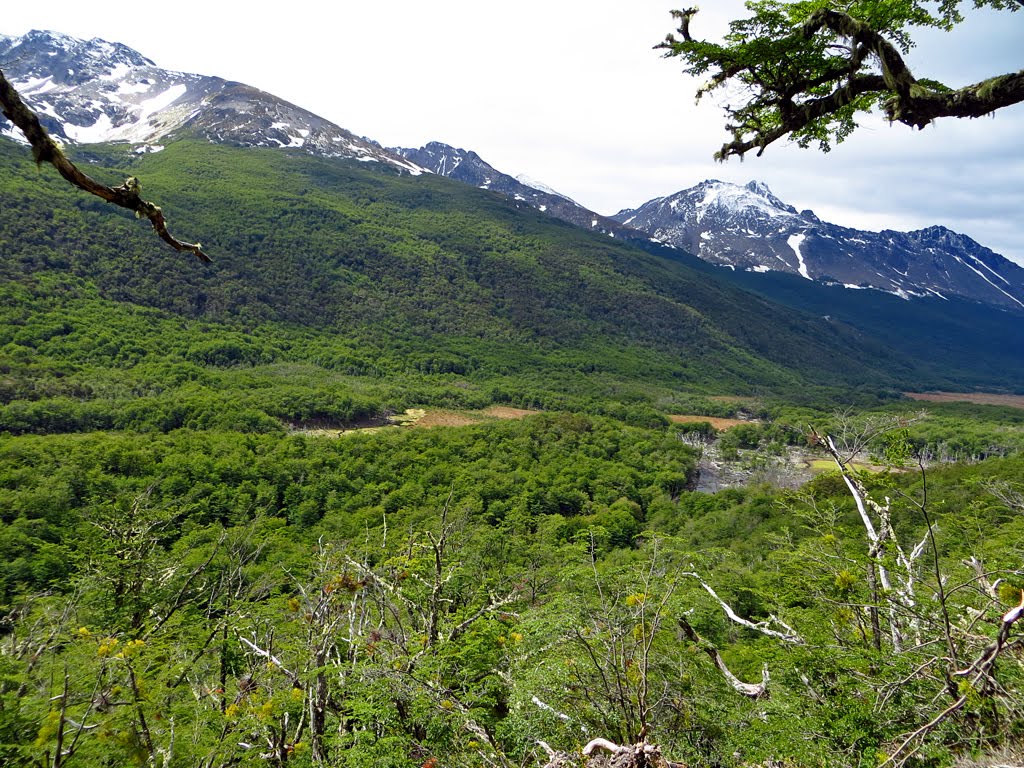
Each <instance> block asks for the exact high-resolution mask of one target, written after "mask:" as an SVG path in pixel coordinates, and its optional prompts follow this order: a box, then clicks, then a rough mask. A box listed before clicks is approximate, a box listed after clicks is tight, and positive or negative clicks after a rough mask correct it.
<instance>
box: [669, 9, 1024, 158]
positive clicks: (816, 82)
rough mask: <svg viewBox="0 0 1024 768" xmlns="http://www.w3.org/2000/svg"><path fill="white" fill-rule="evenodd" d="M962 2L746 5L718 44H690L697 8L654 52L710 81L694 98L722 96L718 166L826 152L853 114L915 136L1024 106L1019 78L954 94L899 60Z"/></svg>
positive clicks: (950, 22) (682, 14)
mask: <svg viewBox="0 0 1024 768" xmlns="http://www.w3.org/2000/svg"><path fill="white" fill-rule="evenodd" d="M961 5H962V3H961V0H942V2H941V3H938V4H936V3H926V2H921V0H843V1H842V2H836V0H797V1H796V2H792V1H791V2H782V1H780V0H749V2H747V4H746V6H747V9H748V10H749V11H750V14H751V15H750V16H748V17H747V18H741V19H736V20H734V21H732V22H730V25H729V26H730V31H729V33H728V34H727V35H726V36H725V40H724V42H722V43H713V42H707V41H704V40H698V39H695V38H694V37H693V35H692V33H691V30H690V27H691V24H692V23H693V21H694V16H695V14H696V13H697V11H698V9H697V8H696V7H693V8H688V9H686V10H681V11H673V12H672V15H673V16H674V17H675V18H677V19H678V20H679V22H680V26H679V29H678V32H677V33H676V34H670V35H669V36H668V37H667V38H666V39H665V41H664V42H663V43H661V44H660V45H659V46H658V47H660V48H663V49H665V50H666V54H665V55H666V56H667V57H673V56H679V57H682V59H683V60H684V61H685V62H686V64H685V67H684V71H685V72H686V73H688V74H691V75H695V76H705V75H710V76H709V78H708V79H707V80H706V81H705V82H704V84H703V85H701V87H700V88H699V89H698V91H697V98H698V100H699V99H700V98H701V97H702V96H703V95H704V94H706V93H711V92H716V91H717V92H720V93H725V94H726V99H725V102H726V105H725V110H726V114H727V124H726V128H727V129H728V130H729V132H730V133H731V134H732V140H731V141H729V142H728V143H726V144H725V145H723V147H722V148H721V149H720V150H719V151H718V152H717V153H716V155H715V157H716V159H718V160H726V159H728V158H729V157H730V156H732V155H739V156H740V157H742V156H743V155H744V154H745V153H746V152H749V151H750V150H753V149H756V150H757V154H758V155H760V154H761V153H762V152H764V150H765V148H766V147H767V146H768V145H769V144H771V143H772V142H774V141H777V140H778V139H781V138H783V137H786V136H789V137H791V138H792V139H794V140H795V141H796V142H797V144H799V145H800V146H801V147H807V146H809V145H811V144H812V143H814V142H817V143H818V146H819V147H820V148H821V149H822V150H824V151H826V152H827V151H828V150H829V149H830V148H831V145H832V143H833V142H836V143H838V142H840V141H842V140H843V139H845V138H846V137H847V136H848V135H849V134H850V133H851V132H852V131H853V130H854V129H855V128H856V127H857V123H856V120H855V118H856V116H857V114H858V113H859V112H869V111H871V110H873V109H875V108H880V109H881V110H882V112H883V114H884V115H885V116H886V117H887V118H888V119H889V121H891V122H900V123H904V124H906V125H909V126H912V127H916V128H923V127H924V126H926V125H928V124H929V123H931V122H932V121H933V120H935V119H936V118H939V117H980V116H982V115H987V114H990V113H992V112H994V111H996V110H998V109H1001V108H1003V107H1007V106H1010V105H1012V104H1017V103H1019V102H1021V101H1024V70H1022V71H1018V72H1011V73H1007V74H999V75H993V76H992V77H989V78H987V79H985V80H982V81H981V82H978V83H974V84H972V85H967V86H964V87H962V88H956V89H954V88H950V87H947V86H945V85H943V84H942V83H940V82H938V81H936V80H932V79H928V78H926V77H923V76H920V73H918V74H917V75H915V73H913V72H911V70H910V68H909V66H908V65H907V62H906V60H905V58H904V57H905V56H906V55H907V53H908V52H909V51H910V49H911V48H912V47H913V46H914V41H913V32H914V30H915V28H922V27H933V28H937V29H944V30H947V31H950V30H952V29H953V28H954V27H956V26H957V25H958V24H960V23H961V22H963V21H964V15H963V13H962V12H961ZM1022 5H1024V3H1021V2H1020V0H974V3H973V7H974V8H981V7H985V6H988V7H990V8H994V9H997V10H1006V11H1016V10H1018V9H1019V8H1020V7H1021V6H1022Z"/></svg>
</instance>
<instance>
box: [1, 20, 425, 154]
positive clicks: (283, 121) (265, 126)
mask: <svg viewBox="0 0 1024 768" xmlns="http://www.w3.org/2000/svg"><path fill="white" fill-rule="evenodd" d="M0 66H2V68H3V71H4V73H5V74H6V76H7V78H8V79H9V80H10V81H11V82H12V83H13V85H14V87H15V88H17V89H18V91H19V93H21V95H22V98H24V99H25V101H26V102H27V103H28V104H29V105H30V106H31V107H32V108H33V109H34V110H35V111H36V112H37V114H39V117H40V120H41V122H42V123H43V125H44V126H45V127H46V129H47V130H48V131H50V133H51V135H53V136H55V137H56V138H57V139H59V140H60V141H63V142H65V143H72V144H93V143H103V142H127V143H130V144H134V145H135V151H137V152H152V151H159V150H160V149H161V148H162V143H164V142H167V141H171V140H173V139H174V138H176V137H178V136H182V135H185V134H189V135H193V136H199V137H201V138H205V139H208V140H210V141H213V142H217V143H228V144H236V145H239V146H253V147H296V148H301V149H304V150H306V151H308V152H311V153H313V154H317V155H323V156H328V157H348V158H353V159H356V160H360V161H364V162H379V163H383V164H385V165H389V166H392V167H397V168H399V169H400V170H403V171H407V172H411V173H421V172H422V170H421V169H419V168H417V167H416V166H414V165H412V164H410V163H409V162H407V161H406V160H404V159H403V158H401V157H399V156H397V155H395V154H393V153H391V152H388V151H387V150H385V149H384V148H383V147H381V146H380V145H379V144H377V143H376V142H373V141H371V140H369V139H365V138H360V137H358V136H356V135H355V134H353V133H352V132H350V131H347V130H345V129H344V128H341V127H339V126H337V125H335V124H334V123H331V122H330V121H328V120H325V119H324V118H322V117H319V116H317V115H314V114H313V113H312V112H309V111H307V110H305V109H302V108H301V107H298V106H296V105H294V104H290V103H289V102H287V101H284V100H283V99H279V98H277V97H276V96H274V95H272V94H269V93H266V92H265V91H261V90H259V89H257V88H253V87H251V86H248V85H244V84H243V83H237V82H232V81H229V80H224V79H223V78H219V77H211V76H206V75H197V74H191V73H187V72H174V71H171V70H167V69H162V68H160V67H158V66H156V64H154V63H153V62H152V61H151V60H149V59H147V58H146V57H144V56H142V55H141V54H139V53H138V52H136V51H134V50H132V49H131V48H128V47H127V46H125V45H122V44H120V43H110V42H107V41H106V40H101V39H99V38H93V39H92V40H79V39H77V38H74V37H70V36H68V35H63V34H60V33H57V32H46V31H40V30H33V31H31V32H28V33H27V34H25V35H22V36H21V37H9V36H5V35H0ZM0 134H3V135H6V136H10V137H12V138H15V139H20V138H21V134H20V132H19V131H17V129H15V128H14V127H13V126H11V125H10V124H9V123H6V121H3V127H2V128H0Z"/></svg>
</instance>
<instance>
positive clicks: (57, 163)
mask: <svg viewBox="0 0 1024 768" xmlns="http://www.w3.org/2000/svg"><path fill="white" fill-rule="evenodd" d="M0 107H2V109H3V114H4V117H6V118H7V119H8V120H10V121H11V122H12V123H14V125H16V126H17V127H18V128H19V129H21V132H22V133H23V134H25V138H26V139H28V143H29V144H30V145H31V146H32V156H33V157H34V158H35V160H36V164H37V165H38V164H42V163H44V162H46V163H50V164H51V165H53V167H54V168H56V169H57V172H58V173H60V175H61V176H63V177H64V178H65V179H66V180H67V181H69V182H70V183H71V184H73V185H74V186H76V187H78V188H79V189H81V190H84V191H86V192H88V193H89V194H91V195H96V196H97V197H100V198H103V199H104V200H106V201H107V202H108V203H113V204H114V205H118V206H120V207H121V208H127V209H128V210H129V211H134V212H135V215H136V216H137V217H139V218H140V219H141V218H145V219H148V220H149V222H150V223H151V224H152V225H153V229H155V230H156V233H157V235H159V236H160V239H161V240H163V241H164V242H165V243H167V244H168V245H170V246H171V247H172V248H174V249H175V250H176V251H181V252H187V253H191V254H193V255H194V256H195V257H196V258H197V259H199V260H200V261H204V262H211V261H213V259H211V258H210V257H209V256H207V255H206V253H204V252H203V247H202V245H200V244H199V243H186V242H184V241H182V240H178V239H177V238H175V237H174V236H173V235H171V233H170V232H168V231H167V221H166V219H164V214H163V211H162V210H161V209H160V206H158V205H155V204H153V203H151V202H148V201H146V200H143V199H142V198H141V197H140V195H139V193H140V190H141V185H140V184H139V180H138V179H136V178H135V177H134V176H130V177H128V178H127V179H125V181H124V183H123V184H122V185H121V186H119V187H108V186H106V185H105V184H101V183H100V182H98V181H96V180H95V179H93V178H92V177H90V176H87V175H86V174H85V173H83V172H82V171H81V170H79V169H78V167H77V166H76V165H75V164H74V163H72V162H71V161H70V160H68V159H67V157H65V156H64V152H63V151H62V150H61V148H60V147H59V146H58V145H57V142H55V141H54V140H53V139H52V138H51V137H50V134H49V133H47V131H46V129H45V128H43V126H42V124H41V123H40V122H39V118H38V117H37V116H36V114H35V112H33V111H32V110H31V109H29V108H28V107H27V106H26V105H25V102H24V101H22V99H21V96H20V95H19V94H18V92H17V91H16V90H15V88H14V86H13V85H11V83H10V82H9V81H8V80H7V78H6V77H5V76H4V73H3V72H2V71H0Z"/></svg>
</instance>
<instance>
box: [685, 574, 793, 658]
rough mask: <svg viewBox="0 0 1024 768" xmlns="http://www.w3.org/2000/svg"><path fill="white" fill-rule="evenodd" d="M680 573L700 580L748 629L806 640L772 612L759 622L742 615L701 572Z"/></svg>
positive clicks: (777, 637) (727, 613) (733, 616)
mask: <svg viewBox="0 0 1024 768" xmlns="http://www.w3.org/2000/svg"><path fill="white" fill-rule="evenodd" d="M680 575H681V576H689V577H690V578H691V579H696V580H697V581H698V583H699V584H700V585H701V586H702V587H704V589H705V591H706V592H707V593H708V594H709V595H711V597H713V598H714V599H715V602H717V603H718V604H719V605H720V606H722V610H724V611H725V615H726V616H728V617H729V618H730V619H731V620H732V621H734V622H735V623H737V624H739V625H741V626H744V627H747V628H748V629H752V630H754V631H755V632H760V633H761V634H762V635H767V636H768V637H774V638H776V639H778V640H782V641H783V642H786V643H794V644H796V645H803V642H804V640H803V638H802V637H800V635H799V633H797V631H796V630H795V629H793V628H792V627H791V626H789V625H788V624H787V623H786V622H784V621H783V620H782V619H780V618H779V617H778V616H775V615H774V614H772V615H771V616H769V617H768V620H767V621H757V622H755V621H750V620H749V619H744V618H743V617H742V616H740V615H739V614H737V613H736V611H734V610H733V609H732V606H730V605H729V604H728V603H727V602H725V601H724V600H723V599H722V598H720V597H719V596H718V593H717V592H715V590H714V589H713V588H712V587H711V585H710V584H708V583H707V582H706V581H704V579H702V578H701V577H700V575H699V574H696V573H693V572H692V571H690V572H687V573H682V574H680ZM773 624H774V625H776V626H779V627H782V630H781V631H780V630H777V629H772V625H773Z"/></svg>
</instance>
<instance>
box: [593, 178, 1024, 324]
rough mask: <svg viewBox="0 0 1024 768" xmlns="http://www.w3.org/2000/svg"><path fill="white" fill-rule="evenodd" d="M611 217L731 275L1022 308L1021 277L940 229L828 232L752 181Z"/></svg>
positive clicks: (707, 184) (715, 186)
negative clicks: (778, 275)
mask: <svg viewBox="0 0 1024 768" xmlns="http://www.w3.org/2000/svg"><path fill="white" fill-rule="evenodd" d="M612 218H614V219H615V220H617V221H620V222H622V223H623V224H624V225H627V226H630V227H633V228H636V229H639V230H641V231H643V232H646V233H647V234H649V235H650V236H651V237H652V238H653V239H655V240H657V241H659V242H662V243H665V244H668V245H672V246H674V247H676V248H680V249H683V250H686V251H689V252H690V253H693V254H696V255H698V256H700V257H701V258H702V259H704V260H706V261H709V262H711V263H713V264H718V265H721V266H726V267H730V268H732V269H741V270H747V271H751V272H789V273H792V274H794V275H799V276H801V277H803V278H806V279H808V280H818V281H821V282H826V283H838V284H841V285H845V286H847V287H849V288H877V289H879V290H883V291H888V292H890V293H894V294H896V295H898V296H902V297H904V298H909V297H911V296H934V297H939V298H944V297H946V296H948V295H960V296H965V297H968V298H973V299H977V300H979V301H984V302H987V303H990V304H997V305H1001V306H1005V307H1009V308H1013V309H1017V310H1022V309H1024V269H1022V268H1021V267H1019V266H1017V265H1016V264H1014V263H1013V262H1011V261H1009V260H1008V259H1005V258H1003V257H1002V256H1000V255H999V254H997V253H993V252H992V251H990V250H989V249H987V248H985V247H984V246H981V245H979V244H978V243H976V242H975V241H974V240H972V239H971V238H969V237H967V236H966V235H960V234H957V233H956V232H951V231H950V230H948V229H946V228H945V227H940V226H935V227H928V228H927V229H922V230H918V231H915V232H894V231H890V230H885V231H883V232H865V231H861V230H856V229H850V228H847V227H840V226H836V225H834V224H829V223H827V222H823V221H821V220H820V219H818V217H817V216H815V215H814V213H813V212H811V211H802V212H799V213H798V212H797V210H796V209H795V208H794V207H793V206H791V205H788V204H786V203H784V202H783V201H782V200H780V199H779V198H778V197H776V196H775V195H774V194H773V193H772V191H771V190H770V189H769V188H768V186H767V185H766V184H764V183H762V182H759V181H751V182H750V183H748V184H746V185H744V186H739V185H736V184H730V183H728V182H722V181H717V180H710V181H704V182H701V183H700V184H698V185H696V186H695V187H692V188H690V189H685V190H683V191H681V192H677V193H675V194H674V195H669V196H667V197H660V198H656V199H654V200H651V201H650V202H648V203H645V204H643V205H642V206H640V207H639V208H637V209H635V210H624V211H620V212H619V213H617V214H615V216H613V217H612Z"/></svg>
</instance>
